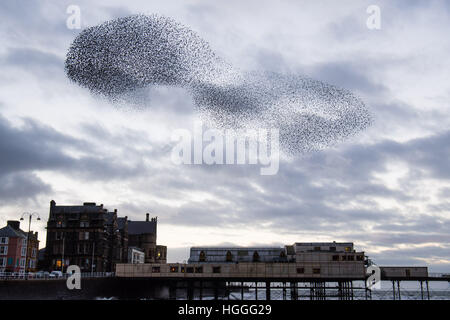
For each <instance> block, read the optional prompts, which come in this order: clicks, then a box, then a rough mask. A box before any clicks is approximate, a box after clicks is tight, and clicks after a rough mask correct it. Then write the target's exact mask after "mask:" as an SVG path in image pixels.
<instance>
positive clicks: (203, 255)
mask: <svg viewBox="0 0 450 320" xmlns="http://www.w3.org/2000/svg"><path fill="white" fill-rule="evenodd" d="M198 260H199V261H200V262H205V261H206V254H205V252H204V251H200V257H199V258H198Z"/></svg>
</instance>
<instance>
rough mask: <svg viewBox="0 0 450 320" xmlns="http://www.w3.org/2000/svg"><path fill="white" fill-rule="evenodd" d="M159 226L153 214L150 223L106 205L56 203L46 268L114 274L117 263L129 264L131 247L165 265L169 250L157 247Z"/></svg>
mask: <svg viewBox="0 0 450 320" xmlns="http://www.w3.org/2000/svg"><path fill="white" fill-rule="evenodd" d="M156 224H157V221H156V218H152V219H151V221H150V220H149V214H147V217H146V221H130V220H128V217H118V216H117V209H115V210H114V211H108V210H107V209H106V208H104V207H103V204H101V205H96V203H94V202H85V203H83V205H81V206H79V205H78V206H77V205H75V206H73V205H70V206H61V205H56V203H55V201H53V200H52V201H51V202H50V214H49V219H48V222H47V242H46V249H45V258H44V260H45V261H44V263H43V265H45V266H47V268H48V269H49V270H65V268H66V267H67V266H69V265H78V266H79V267H80V268H81V270H82V272H91V271H92V272H111V271H114V269H115V264H116V263H120V262H124V263H125V262H127V260H128V247H129V246H133V247H136V248H139V249H141V250H142V251H143V252H144V253H145V261H146V262H147V261H151V262H155V261H164V262H165V261H166V260H165V259H166V251H167V249H166V247H164V246H158V245H156Z"/></svg>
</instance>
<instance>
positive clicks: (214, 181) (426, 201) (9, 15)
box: [0, 1, 450, 271]
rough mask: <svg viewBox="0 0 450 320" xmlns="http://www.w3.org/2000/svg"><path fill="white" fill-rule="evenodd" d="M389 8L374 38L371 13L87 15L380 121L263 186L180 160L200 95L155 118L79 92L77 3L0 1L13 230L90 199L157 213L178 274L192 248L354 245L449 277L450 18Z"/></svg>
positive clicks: (237, 170)
mask: <svg viewBox="0 0 450 320" xmlns="http://www.w3.org/2000/svg"><path fill="white" fill-rule="evenodd" d="M379 3H380V6H381V9H382V29H381V30H380V31H379V32H377V31H373V32H372V31H369V30H368V29H367V28H366V26H365V20H366V18H367V14H366V11H365V9H366V7H367V5H369V4H372V3H369V2H364V3H358V4H350V3H349V4H346V5H342V4H340V3H339V4H337V3H336V4H335V3H333V2H327V3H326V4H323V3H315V2H308V3H304V4H303V3H302V5H301V6H300V5H299V4H298V3H297V2H289V3H285V4H277V5H274V4H272V3H270V2H264V1H263V2H261V1H258V2H256V1H255V2H245V3H243V2H239V1H231V2H230V3H227V4H226V5H225V4H216V3H215V4H214V5H212V4H206V3H195V4H184V2H178V3H177V4H176V5H175V4H172V3H170V4H169V3H167V2H163V1H160V2H158V1H152V2H148V1H142V2H133V3H130V4H127V5H125V6H124V5H123V3H121V4H119V2H118V1H100V2H96V3H92V2H88V1H76V3H75V4H79V5H80V8H81V12H82V26H83V28H84V27H87V26H93V25H96V24H98V23H101V22H103V21H105V20H108V19H112V18H118V17H121V16H126V15H129V14H134V13H157V14H164V15H167V16H171V17H173V18H175V19H177V20H179V21H181V22H182V23H183V24H186V25H189V26H192V28H193V30H195V31H196V32H197V33H198V34H201V35H202V36H204V37H205V39H207V40H208V42H210V43H211V47H212V48H214V50H215V51H216V52H218V54H220V55H221V56H223V57H225V58H226V59H227V60H229V62H230V63H232V64H233V65H235V66H236V67H237V68H241V69H242V70H244V71H248V70H249V69H250V70H251V69H261V70H265V71H269V72H280V73H301V74H304V75H307V76H310V77H313V78H317V79H319V80H321V81H325V82H330V83H332V84H336V85H338V86H343V87H346V88H349V89H351V90H353V91H354V92H355V93H356V94H357V95H358V96H360V97H361V98H362V100H364V101H365V102H366V104H367V106H368V108H370V110H371V112H372V113H373V114H374V117H375V121H374V125H373V127H372V128H370V129H369V130H368V131H367V132H365V133H364V135H361V136H358V138H357V139H353V140H351V141H348V142H346V143H342V144H338V145H334V146H333V147H332V148H330V149H327V150H324V151H321V152H316V153H312V154H309V155H307V156H304V157H301V158H298V159H294V160H292V159H291V160H288V161H282V163H281V164H280V171H279V173H278V175H276V176H271V177H261V176H260V175H259V168H257V167H252V166H175V165H173V164H172V163H171V162H170V160H168V159H169V155H170V151H171V144H170V142H168V141H169V140H168V139H166V138H165V135H164V134H166V133H169V136H170V130H171V129H172V128H178V127H183V126H187V127H188V128H191V125H190V122H191V121H192V120H193V119H194V117H193V115H192V110H193V108H194V103H193V101H192V97H191V96H190V95H189V94H188V93H186V92H185V91H183V90H181V89H180V90H173V89H171V88H167V87H157V88H153V89H151V90H142V91H141V92H139V95H140V99H141V100H140V101H146V102H147V103H148V108H149V109H148V110H147V111H146V112H144V113H141V114H140V115H139V116H136V115H135V116H130V114H129V111H127V110H126V108H124V109H120V110H117V109H115V108H114V107H112V106H108V105H107V103H106V102H105V101H102V100H98V99H96V98H95V97H94V98H93V97H90V96H89V95H88V93H87V92H84V91H83V90H77V89H76V88H75V86H72V85H69V84H66V83H64V81H63V78H62V76H63V74H64V72H63V69H62V68H61V63H62V61H64V59H65V54H66V51H67V49H68V47H69V45H70V43H71V42H72V41H73V40H74V39H75V37H76V36H77V34H78V33H79V32H80V30H69V29H67V28H66V24H65V23H66V18H67V17H68V15H67V14H66V8H67V5H69V4H74V3H73V2H70V1H61V2H58V3H53V2H38V1H4V2H1V4H0V17H1V19H0V26H1V27H2V28H1V29H2V30H3V32H2V35H3V36H4V37H3V38H2V39H3V40H4V42H3V44H4V48H3V50H1V52H0V64H1V66H2V70H6V72H4V74H3V77H2V84H6V85H7V86H6V87H7V90H3V91H2V92H1V93H0V95H1V97H0V99H1V100H2V102H3V105H2V116H1V117H0V155H1V156H0V200H1V206H0V209H1V212H2V218H4V219H5V220H6V219H8V218H10V217H13V216H14V214H13V212H23V211H24V210H25V208H24V207H25V206H26V205H29V204H32V207H33V208H34V209H35V210H37V211H39V212H47V211H48V201H49V200H50V199H51V198H55V200H56V201H57V203H65V204H79V203H82V202H84V201H88V200H89V201H96V202H98V203H104V204H105V206H106V207H108V208H117V209H118V210H119V215H121V216H124V215H128V216H129V217H131V218H132V219H142V218H143V217H144V216H143V214H144V213H145V212H151V213H152V214H154V215H158V216H159V218H160V220H159V221H160V222H159V223H160V228H164V229H165V230H168V232H165V234H161V233H160V234H159V235H158V237H159V238H160V239H164V241H170V243H171V245H170V246H169V248H168V250H169V259H171V260H172V261H180V260H183V259H186V258H187V252H188V250H187V249H186V248H181V246H182V245H184V244H186V243H189V245H191V244H192V245H211V244H230V243H232V244H234V245H245V244H251V243H258V244H260V245H264V244H266V245H272V244H274V243H276V244H277V245H278V244H280V245H282V244H287V243H291V242H293V241H315V240H320V241H322V240H324V241H328V240H330V241H333V240H337V241H340V240H343V241H344V240H345V241H354V242H355V245H356V246H357V247H358V248H359V249H362V250H365V251H366V253H367V254H368V255H369V256H370V257H371V258H373V259H374V260H375V262H377V263H378V264H391V265H392V264H397V265H403V264H415V265H424V264H425V265H429V266H432V268H433V269H432V271H433V270H434V271H436V270H442V271H448V268H449V266H450V263H449V262H448V257H449V256H450V254H449V242H450V239H449V237H448V235H449V234H450V230H449V228H450V226H449V223H450V222H449V213H450V202H449V200H448V195H449V194H450V191H449V190H450V181H449V178H450V176H449V174H450V168H449V163H448V159H449V158H450V157H449V156H450V154H449V153H450V132H449V131H448V129H447V128H448V127H449V124H450V117H449V114H450V113H449V110H450V109H449V107H448V99H449V98H450V94H449V93H450V85H449V82H448V81H447V80H448V72H447V71H446V70H447V69H448V68H447V66H448V65H449V60H448V50H447V48H448V45H449V40H448V39H449V38H448V36H447V35H446V33H445V32H446V30H447V29H448V26H449V22H448V21H449V19H448V10H447V9H448V5H447V4H444V3H443V2H442V1H434V2H430V3H428V2H427V3H424V2H418V1H417V2H414V3H413V4H411V3H410V1H397V2H395V3H392V2H388V1H380V2H379ZM261 21H264V23H261ZM28 74H31V76H30V77H28V76H27V75H28ZM37 92H39V93H40V94H37ZM17 97H19V98H20V99H18V98H17ZM149 97H150V98H151V99H149ZM36 99H39V101H36ZM37 103H38V105H39V109H38V108H37V107H36V104H37ZM17 123H19V124H17ZM166 131H167V132H166ZM163 133H164V134H163ZM27 210H28V209H27ZM40 231H43V232H40V234H41V235H44V236H45V230H44V229H42V230H40ZM199 235H201V236H199ZM203 235H204V236H203ZM191 239H195V240H191ZM211 239H214V240H211ZM44 242H45V241H42V244H44ZM160 242H162V240H161V241H160ZM213 242H214V243H213ZM162 244H165V243H162ZM186 245H187V244H186ZM171 250H172V251H171ZM171 252H172V253H171Z"/></svg>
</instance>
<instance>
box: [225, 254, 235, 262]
mask: <svg viewBox="0 0 450 320" xmlns="http://www.w3.org/2000/svg"><path fill="white" fill-rule="evenodd" d="M225 261H226V262H231V261H233V255H232V254H231V251H227V255H226V257H225Z"/></svg>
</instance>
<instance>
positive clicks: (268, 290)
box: [266, 281, 270, 301]
mask: <svg viewBox="0 0 450 320" xmlns="http://www.w3.org/2000/svg"><path fill="white" fill-rule="evenodd" d="M266 300H267V301H270V281H266Z"/></svg>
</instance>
